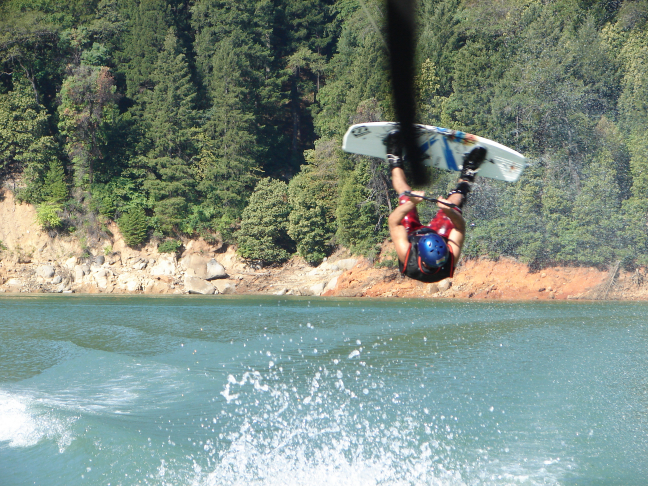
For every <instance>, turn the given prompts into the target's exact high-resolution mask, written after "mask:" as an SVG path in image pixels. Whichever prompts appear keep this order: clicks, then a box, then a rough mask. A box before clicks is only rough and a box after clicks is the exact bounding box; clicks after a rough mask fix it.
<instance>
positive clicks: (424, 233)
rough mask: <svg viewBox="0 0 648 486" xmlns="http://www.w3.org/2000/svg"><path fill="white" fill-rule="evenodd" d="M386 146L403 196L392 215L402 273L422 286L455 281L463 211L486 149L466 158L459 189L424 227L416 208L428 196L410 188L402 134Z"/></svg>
mask: <svg viewBox="0 0 648 486" xmlns="http://www.w3.org/2000/svg"><path fill="white" fill-rule="evenodd" d="M385 144H386V146H387V162H388V163H389V166H390V168H391V178H392V185H393V187H394V190H395V191H396V193H397V194H398V195H399V198H398V203H399V204H398V207H397V208H396V209H395V210H394V211H393V212H392V213H391V214H390V215H389V234H390V235H391V238H392V241H393V242H394V246H395V247H396V254H397V255H398V266H399V269H400V271H401V273H402V274H404V275H407V276H408V277H410V278H413V279H416V280H420V281H422V282H438V281H440V280H443V279H444V278H448V277H452V276H453V274H454V269H455V266H456V264H457V262H458V261H459V256H460V255H461V248H462V247H463V243H464V237H465V234H466V222H465V221H464V219H463V216H462V215H461V208H462V207H463V205H464V203H465V202H466V199H467V197H468V193H469V192H470V183H471V182H474V180H475V175H476V173H477V171H478V170H479V166H480V165H481V163H482V162H483V161H484V158H485V157H486V149H485V148H483V147H480V146H477V147H475V148H473V149H472V150H471V151H470V152H468V153H466V154H465V155H464V162H463V168H462V170H461V175H460V176H459V181H458V182H457V187H456V188H455V189H454V190H453V191H451V192H450V194H448V197H447V198H446V199H439V200H438V201H439V202H438V203H437V205H438V206H439V211H438V212H437V214H436V216H435V217H434V219H433V220H432V221H430V223H429V224H427V225H423V224H421V222H420V221H419V216H418V211H417V210H416V206H417V205H418V204H419V203H420V202H421V201H422V200H423V199H422V198H421V196H425V193H424V192H421V191H414V192H412V191H411V188H410V186H409V185H408V184H407V179H406V177H405V171H404V170H403V156H402V144H401V140H400V134H399V132H398V130H394V131H392V132H390V133H389V134H388V135H387V138H386V139H385ZM405 194H411V196H408V195H405ZM417 196H419V197H417ZM444 203H445V204H444ZM447 204H451V205H452V206H448V205H447Z"/></svg>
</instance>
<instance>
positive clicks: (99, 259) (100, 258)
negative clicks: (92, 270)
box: [92, 255, 106, 265]
mask: <svg viewBox="0 0 648 486" xmlns="http://www.w3.org/2000/svg"><path fill="white" fill-rule="evenodd" d="M92 262H93V263H96V264H97V265H103V264H104V263H106V257H105V256H103V255H97V256H96V257H94V258H93V259H92Z"/></svg>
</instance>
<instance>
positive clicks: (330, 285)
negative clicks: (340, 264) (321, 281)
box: [324, 277, 338, 292]
mask: <svg viewBox="0 0 648 486" xmlns="http://www.w3.org/2000/svg"><path fill="white" fill-rule="evenodd" d="M337 282H338V278H337V277H333V278H332V279H331V280H329V282H328V283H327V284H326V287H324V292H326V291H327V290H333V289H335V286H336V285H337Z"/></svg>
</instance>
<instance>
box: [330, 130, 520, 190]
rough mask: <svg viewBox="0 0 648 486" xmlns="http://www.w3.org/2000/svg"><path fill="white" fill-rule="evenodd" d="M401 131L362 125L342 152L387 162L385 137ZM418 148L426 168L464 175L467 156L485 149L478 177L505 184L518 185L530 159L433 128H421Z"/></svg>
mask: <svg viewBox="0 0 648 486" xmlns="http://www.w3.org/2000/svg"><path fill="white" fill-rule="evenodd" d="M395 128H398V123H394V122H373V123H360V124H358V125H353V126H352V127H350V128H349V129H348V130H347V132H346V134H345V135H344V141H343V143H342V149H343V150H345V151H346V152H351V153H354V154H361V155H369V156H372V157H380V158H383V159H384V158H385V156H386V155H387V149H386V147H385V143H384V140H385V137H386V136H387V134H388V133H389V132H390V131H392V130H394V129H395ZM417 128H418V145H419V147H420V148H421V152H423V154H424V163H425V164H426V165H429V166H432V167H437V168H439V169H445V170H451V171H460V170H461V168H462V165H463V154H464V153H466V152H470V150H472V148H473V147H475V146H477V145H481V146H482V147H484V148H485V149H486V160H485V161H484V163H483V164H482V165H481V167H480V169H479V172H478V174H477V175H479V176H480V177H489V178H491V179H498V180H501V181H507V182H515V181H517V180H518V178H519V177H520V175H521V174H522V171H523V170H524V168H525V167H526V157H524V156H523V155H522V154H520V153H519V152H516V151H515V150H513V149H510V148H508V147H506V146H505V145H502V144H499V143H497V142H493V141H492V140H488V139H487V138H482V137H478V136H477V135H472V134H470V133H464V132H459V131H455V130H448V129H447V128H439V127H433V126H430V125H417Z"/></svg>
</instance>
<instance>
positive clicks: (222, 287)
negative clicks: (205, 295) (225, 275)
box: [211, 280, 236, 294]
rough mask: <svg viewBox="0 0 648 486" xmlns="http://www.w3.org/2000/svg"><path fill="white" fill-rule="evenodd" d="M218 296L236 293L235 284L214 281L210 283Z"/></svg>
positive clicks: (228, 281)
mask: <svg viewBox="0 0 648 486" xmlns="http://www.w3.org/2000/svg"><path fill="white" fill-rule="evenodd" d="M211 283H212V285H213V286H214V287H216V290H217V291H218V293H219V294H233V293H236V282H234V281H233V280H214V281H213V282H211Z"/></svg>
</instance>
